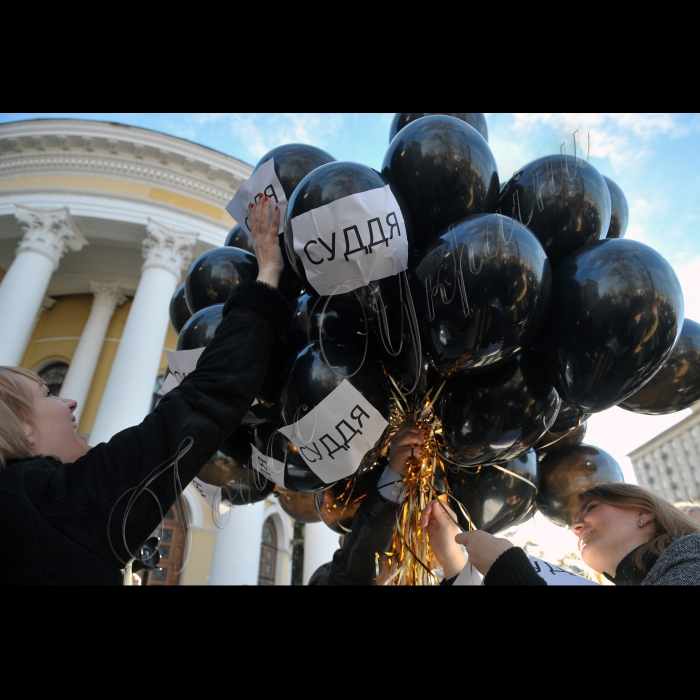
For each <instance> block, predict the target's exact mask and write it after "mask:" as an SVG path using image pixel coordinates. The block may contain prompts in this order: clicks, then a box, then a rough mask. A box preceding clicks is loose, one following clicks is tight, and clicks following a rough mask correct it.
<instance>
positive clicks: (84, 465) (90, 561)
mask: <svg viewBox="0 0 700 700" xmlns="http://www.w3.org/2000/svg"><path fill="white" fill-rule="evenodd" d="M259 202H260V203H259V204H257V205H256V211H253V213H252V214H251V219H252V222H253V241H254V246H255V251H256V255H257V258H258V270H259V272H258V279H257V281H255V282H246V283H242V284H240V285H239V286H238V287H236V289H234V290H233V292H232V293H231V295H230V297H229V299H228V301H227V302H226V304H225V306H224V309H223V319H222V321H221V322H220V324H219V326H218V328H217V330H216V334H215V336H214V338H213V339H212V341H211V342H210V344H209V345H208V346H207V348H206V349H205V350H204V352H203V353H202V355H201V357H200V359H199V361H198V362H197V368H196V369H195V370H194V371H193V372H191V373H190V374H189V375H188V376H187V377H186V378H185V379H184V381H183V382H182V383H181V384H180V385H179V386H178V387H176V388H175V389H173V390H172V391H170V392H169V393H167V394H166V395H165V396H164V397H163V399H162V400H161V401H160V403H159V404H158V406H157V407H156V409H155V410H154V411H153V412H152V413H150V414H149V415H148V416H146V418H145V419H144V421H143V422H142V423H141V424H140V425H137V426H134V427H132V428H127V429H126V430H123V431H121V432H120V433H117V434H116V435H115V436H114V437H112V438H111V440H110V441H109V442H108V443H101V444H99V445H96V446H95V447H90V446H89V445H88V444H87V443H86V441H85V440H84V439H83V438H81V437H79V436H78V435H77V433H76V432H75V427H76V426H75V419H74V416H73V411H74V410H75V408H76V406H77V404H76V402H75V401H73V400H72V399H65V398H59V397H56V396H52V395H51V393H50V391H49V388H48V387H47V386H46V384H44V383H43V382H42V381H41V379H40V378H39V377H38V376H37V375H36V374H34V373H33V372H29V371H28V370H25V369H22V368H19V367H0V562H1V563H0V583H5V584H121V583H122V582H123V581H124V580H125V579H127V580H130V578H128V577H126V576H124V573H126V571H128V563H129V561H130V560H131V559H132V558H133V557H134V556H135V554H136V553H137V552H138V551H139V548H140V547H141V545H142V544H143V542H144V541H145V540H146V538H147V537H148V536H149V535H150V534H151V533H152V532H153V530H154V529H155V528H156V527H157V525H158V523H159V522H160V521H161V520H162V518H163V516H164V514H165V513H166V512H167V511H168V510H169V509H170V507H171V506H172V505H173V504H174V503H175V501H176V499H177V497H178V496H179V495H180V493H181V492H182V489H183V488H184V487H185V486H186V485H187V484H188V483H189V482H190V481H191V480H192V479H193V478H194V477H195V476H196V475H197V473H198V472H199V471H200V469H201V468H202V466H203V465H204V463H205V462H206V461H207V460H208V459H209V458H210V457H211V456H212V454H213V453H214V452H216V450H217V449H218V447H219V445H220V444H221V443H222V442H223V441H224V440H225V439H226V437H228V435H229V434H230V433H231V432H233V431H234V430H235V429H236V428H237V427H238V425H239V424H240V422H241V419H242V418H243V416H244V414H245V412H246V411H247V410H248V408H249V407H250V405H251V404H252V403H253V400H254V398H255V395H256V393H257V392H258V391H259V389H260V386H261V384H262V382H263V380H264V377H265V373H266V371H267V366H268V363H269V357H270V351H271V348H272V345H273V343H274V342H275V339H276V338H277V337H278V336H279V335H280V334H281V333H282V332H283V331H284V329H285V327H286V326H287V325H288V324H289V322H290V320H291V309H290V307H289V304H288V303H287V302H286V300H285V299H284V297H283V296H282V295H281V294H280V293H279V292H278V291H277V289H276V287H277V284H278V281H279V277H280V274H281V272H282V268H283V266H284V263H283V261H282V255H281V251H280V247H279V242H278V237H277V230H278V224H279V210H277V212H276V213H275V214H274V215H273V217H272V223H271V224H270V203H269V200H267V198H263V199H262V200H259ZM123 572H124V573H123Z"/></svg>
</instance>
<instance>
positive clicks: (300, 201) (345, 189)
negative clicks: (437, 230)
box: [284, 161, 412, 305]
mask: <svg viewBox="0 0 700 700" xmlns="http://www.w3.org/2000/svg"><path fill="white" fill-rule="evenodd" d="M388 184H389V183H388V181H387V180H386V179H385V178H384V177H382V175H380V174H379V173H378V172H377V171H376V170H373V169H372V168H370V167H368V166H366V165H361V164H360V163H348V162H342V161H339V162H335V163H328V164H327V165H322V166H321V167H320V168H317V169H316V170H314V171H313V172H311V173H309V175H307V176H306V177H305V178H304V179H303V180H302V181H301V182H300V183H299V186H298V187H297V188H296V189H295V190H294V193H293V194H292V196H291V197H290V199H289V205H288V207H287V219H286V224H285V233H284V240H285V247H286V252H287V256H288V258H289V260H290V263H291V265H292V267H293V269H294V271H295V272H296V273H297V274H298V275H299V276H300V277H301V279H302V280H303V282H304V286H305V289H306V290H307V291H308V292H312V293H313V294H316V295H324V294H327V295H335V294H350V293H351V292H350V291H349V290H348V287H346V286H343V287H340V288H339V289H338V288H336V286H335V285H334V286H333V287H332V288H329V289H316V288H315V287H314V286H313V285H312V284H310V283H309V280H308V278H307V276H306V271H305V269H304V262H303V261H302V258H301V257H300V256H299V254H298V253H297V251H296V250H295V249H294V224H293V219H294V218H295V217H297V216H300V215H301V214H305V213H306V212H309V211H312V210H313V209H318V208H319V207H323V206H325V205H327V204H330V203H331V202H335V201H336V200H338V199H343V198H344V197H348V196H350V195H353V194H361V193H362V192H369V191H370V190H376V189H383V188H384V187H386V186H387V185H388ZM391 191H392V193H393V194H394V197H395V198H396V200H397V202H398V204H399V207H400V209H401V213H402V216H403V218H404V224H405V231H404V232H403V233H402V232H401V228H400V226H399V228H398V229H397V231H396V236H397V242H398V236H401V235H405V236H406V238H407V239H408V242H409V245H411V241H412V229H411V224H410V219H409V218H408V213H407V209H406V207H405V205H404V204H403V203H402V200H401V195H400V194H399V193H398V191H397V190H396V189H395V188H393V187H392V188H391ZM358 225H359V226H360V227H361V228H363V230H364V229H365V228H367V226H368V225H367V223H365V222H358ZM385 226H386V224H385ZM356 230H357V238H359V239H360V240H361V242H362V245H363V246H364V247H358V245H359V244H358V240H357V238H356V237H355V233H353V232H352V231H350V233H348V232H347V231H345V232H343V231H336V232H333V231H327V232H324V236H321V239H322V240H323V239H324V237H325V240H326V241H327V242H330V243H331V247H330V248H329V247H328V243H327V242H324V245H323V246H322V245H321V244H319V243H315V245H314V246H313V248H312V250H311V251H307V252H306V256H307V258H308V260H306V264H307V265H311V264H314V265H320V264H322V263H323V262H325V263H326V264H330V265H331V266H332V260H333V259H336V260H340V259H342V258H343V257H344V256H345V255H347V256H348V257H347V258H345V259H346V260H348V261H349V260H354V259H355V258H352V257H351V256H352V255H356V256H357V255H367V254H368V252H369V253H372V246H371V245H368V244H370V243H371V242H370V240H369V235H370V234H368V233H367V231H364V236H365V238H366V239H367V240H365V239H363V238H362V234H361V233H360V231H359V229H356ZM374 231H375V234H374V235H376V236H377V238H378V239H379V234H378V233H377V231H378V228H377V224H374ZM389 234H391V236H392V237H391V239H389V238H388V235H389ZM393 237H394V231H393V230H391V231H389V230H387V232H386V234H385V238H387V241H386V245H387V246H388V245H389V242H390V241H391V240H393ZM374 245H377V243H376V242H374ZM324 247H325V249H328V252H326V253H324V254H323V255H321V254H317V253H316V250H317V249H320V250H321V251H323V250H324ZM331 251H332V252H331ZM324 256H325V257H324ZM336 256H337V257H336ZM318 261H320V262H318ZM382 281H383V280H382ZM375 286H376V285H371V286H370V287H368V286H362V287H360V288H358V289H356V290H355V291H356V293H357V294H358V295H361V296H363V297H365V298H367V297H371V296H372V290H373V289H374V287H375ZM370 305H371V304H370Z"/></svg>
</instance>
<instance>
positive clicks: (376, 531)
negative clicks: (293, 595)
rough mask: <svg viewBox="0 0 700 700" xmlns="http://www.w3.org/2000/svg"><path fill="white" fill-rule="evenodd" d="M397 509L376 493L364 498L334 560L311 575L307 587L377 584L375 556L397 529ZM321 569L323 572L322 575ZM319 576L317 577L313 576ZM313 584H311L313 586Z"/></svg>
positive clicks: (383, 550) (387, 543)
mask: <svg viewBox="0 0 700 700" xmlns="http://www.w3.org/2000/svg"><path fill="white" fill-rule="evenodd" d="M397 510H398V507H397V506H396V505H395V504H393V503H389V501H387V500H386V499H385V498H384V497H383V496H382V495H381V494H380V493H379V492H378V491H373V492H372V493H370V494H368V495H367V496H365V498H364V499H363V500H362V503H361V504H360V507H359V508H358V509H357V513H355V517H354V519H353V521H352V528H351V531H350V532H348V533H347V534H346V535H345V540H344V541H343V546H342V547H341V548H340V549H339V550H338V551H337V552H336V553H335V554H334V555H333V560H332V561H331V562H330V565H329V564H325V565H324V567H326V568H324V567H321V568H319V569H318V570H317V571H316V572H314V576H313V577H312V579H310V580H309V585H316V586H372V585H374V584H375V583H376V580H375V579H376V567H375V561H376V557H375V554H376V553H377V552H380V553H381V552H386V551H387V550H388V548H389V545H390V544H391V536H392V533H393V532H394V527H396V512H397ZM321 569H324V570H323V571H321ZM316 574H318V576H317V575H316ZM312 581H313V583H312Z"/></svg>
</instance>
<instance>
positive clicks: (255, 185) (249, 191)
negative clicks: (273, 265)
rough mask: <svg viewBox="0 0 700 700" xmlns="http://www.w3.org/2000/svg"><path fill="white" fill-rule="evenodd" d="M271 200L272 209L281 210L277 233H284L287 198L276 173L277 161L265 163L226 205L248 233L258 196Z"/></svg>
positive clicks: (271, 160) (228, 210)
mask: <svg viewBox="0 0 700 700" xmlns="http://www.w3.org/2000/svg"><path fill="white" fill-rule="evenodd" d="M259 194H263V195H264V196H265V197H269V198H270V204H271V205H272V207H271V209H272V210H273V211H274V208H275V206H278V207H279V208H280V226H279V231H278V232H277V233H283V232H284V218H285V214H286V213H287V197H286V195H285V194H284V190H283V189H282V185H281V184H280V181H279V178H278V177H277V174H276V173H275V159H274V158H270V160H268V161H265V162H264V163H263V164H262V165H261V166H260V167H259V168H258V169H257V170H256V171H255V172H254V173H253V174H252V175H251V177H250V178H248V179H247V180H246V181H245V182H244V183H243V184H242V185H241V186H240V187H239V188H238V190H237V191H236V194H235V195H234V197H233V199H232V200H231V201H230V202H229V203H228V204H227V205H226V211H227V212H228V213H229V214H231V216H232V217H233V218H234V219H235V221H236V223H238V224H240V225H241V226H243V227H244V228H245V229H246V230H247V231H248V232H250V231H251V226H250V218H249V214H250V205H251V204H253V203H255V204H257V202H258V195H259Z"/></svg>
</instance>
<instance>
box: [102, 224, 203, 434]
mask: <svg viewBox="0 0 700 700" xmlns="http://www.w3.org/2000/svg"><path fill="white" fill-rule="evenodd" d="M146 231H147V235H146V238H145V240H144V242H143V256H144V258H145V259H146V262H145V263H144V265H143V267H142V268H141V279H140V281H139V286H138V289H137V290H136V295H135V296H134V300H133V301H132V302H131V309H130V310H129V317H128V318H127V320H126V325H125V327H124V332H123V333H122V337H121V340H120V341H119V349H118V350H117V354H116V357H115V358H114V364H113V365H112V369H111V371H110V374H109V379H108V380H107V386H106V387H105V391H104V394H103V396H102V401H101V402H100V408H99V409H98V411H97V416H96V417H95V425H94V426H93V429H92V434H91V435H90V440H89V443H90V444H91V445H97V444H99V443H100V442H106V441H107V440H109V439H110V438H111V437H112V435H114V434H115V433H118V432H119V431H120V430H124V428H128V427H130V426H132V425H138V424H139V423H140V422H141V421H142V420H143V419H144V417H145V416H146V414H147V413H148V411H149V410H150V407H151V401H152V398H153V384H154V382H155V380H156V376H157V374H158V365H159V364H160V357H161V353H162V352H163V345H164V343H165V334H166V333H167V330H168V319H169V315H168V310H169V307H170V299H171V298H172V296H173V294H174V293H175V289H176V287H177V285H178V284H179V282H180V276H181V274H182V271H183V270H184V269H186V268H187V267H188V266H189V264H190V263H191V262H192V248H193V246H194V244H195V241H196V239H197V236H196V234H194V233H184V232H182V231H175V230H174V229H171V228H168V227H166V226H162V225H160V224H157V223H156V222H155V221H153V220H152V219H150V218H149V220H148V226H146Z"/></svg>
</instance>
